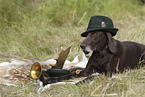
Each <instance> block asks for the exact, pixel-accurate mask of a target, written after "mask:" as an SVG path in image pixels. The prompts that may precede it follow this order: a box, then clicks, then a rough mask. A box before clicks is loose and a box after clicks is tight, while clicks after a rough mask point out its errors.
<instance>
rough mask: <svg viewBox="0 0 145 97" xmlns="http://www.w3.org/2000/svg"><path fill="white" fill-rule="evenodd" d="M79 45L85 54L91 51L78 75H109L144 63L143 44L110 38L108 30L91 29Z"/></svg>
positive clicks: (144, 50) (144, 51) (144, 48)
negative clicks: (95, 73) (97, 73)
mask: <svg viewBox="0 0 145 97" xmlns="http://www.w3.org/2000/svg"><path fill="white" fill-rule="evenodd" d="M85 37H86V38H85V40H84V41H83V42H82V43H81V45H80V47H81V48H82V50H83V51H84V52H85V53H86V54H87V53H89V52H91V51H93V53H92V55H91V57H90V59H89V61H88V63H87V66H86V68H85V69H84V70H83V71H82V72H81V73H80V74H79V76H88V75H90V74H92V73H94V72H99V73H105V74H106V75H109V76H111V75H112V74H113V73H116V72H123V70H124V69H127V68H135V67H136V66H138V64H139V62H141V63H145V45H142V44H138V43H135V42H130V41H126V42H120V41H118V40H115V39H113V38H112V34H111V33H110V32H104V31H93V32H89V33H87V34H86V36H85Z"/></svg>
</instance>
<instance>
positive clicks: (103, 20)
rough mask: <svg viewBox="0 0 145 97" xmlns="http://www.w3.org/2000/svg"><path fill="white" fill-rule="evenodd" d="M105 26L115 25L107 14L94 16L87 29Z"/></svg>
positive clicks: (111, 26)
mask: <svg viewBox="0 0 145 97" xmlns="http://www.w3.org/2000/svg"><path fill="white" fill-rule="evenodd" d="M103 27H107V28H108V27H109V28H113V27H114V26H113V22H112V20H111V19H110V18H108V17H106V16H92V17H91V19H90V21H89V24H88V28H87V29H90V28H103Z"/></svg>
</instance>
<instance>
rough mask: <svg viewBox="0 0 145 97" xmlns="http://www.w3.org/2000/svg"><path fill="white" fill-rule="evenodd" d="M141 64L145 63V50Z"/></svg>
mask: <svg viewBox="0 0 145 97" xmlns="http://www.w3.org/2000/svg"><path fill="white" fill-rule="evenodd" d="M140 63H141V64H145V51H144V53H143V54H142V55H141V62H140Z"/></svg>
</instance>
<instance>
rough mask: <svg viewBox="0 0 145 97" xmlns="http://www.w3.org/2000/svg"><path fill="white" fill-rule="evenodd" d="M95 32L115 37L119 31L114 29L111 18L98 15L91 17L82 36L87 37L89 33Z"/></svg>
mask: <svg viewBox="0 0 145 97" xmlns="http://www.w3.org/2000/svg"><path fill="white" fill-rule="evenodd" d="M93 31H104V32H110V33H111V34H112V36H115V35H116V33H117V31H118V29H117V28H114V25H113V21H112V20H111V19H110V18H108V17H106V16H98V15H97V16H92V17H91V19H90V21H89V24H88V28H87V30H86V31H85V32H83V33H82V34H81V36H82V37H86V36H87V35H88V33H91V32H93Z"/></svg>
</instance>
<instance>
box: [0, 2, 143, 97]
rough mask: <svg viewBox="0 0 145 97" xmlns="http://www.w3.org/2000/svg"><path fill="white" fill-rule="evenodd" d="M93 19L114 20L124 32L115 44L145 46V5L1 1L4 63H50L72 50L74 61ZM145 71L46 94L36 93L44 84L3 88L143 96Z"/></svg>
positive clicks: (8, 91) (0, 56) (22, 92)
mask: <svg viewBox="0 0 145 97" xmlns="http://www.w3.org/2000/svg"><path fill="white" fill-rule="evenodd" d="M93 15H106V16H108V17H110V18H111V19H112V20H113V21H114V25H115V27H116V28H119V31H118V33H117V35H116V36H115V37H114V38H115V39H118V40H120V41H127V40H129V41H135V42H138V43H142V44H145V38H144V36H145V29H144V25H145V22H144V21H145V17H144V15H145V6H144V5H143V4H141V2H140V0H108V1H106V0H10V1H6V0H0V36H1V38H0V62H3V61H5V60H9V59H11V58H15V59H24V58H25V59H31V60H47V59H49V58H54V57H56V56H57V55H58V52H59V51H60V48H61V47H64V48H65V47H68V46H69V45H72V49H71V53H70V54H69V56H68V59H69V60H72V59H73V58H74V57H75V56H76V55H78V54H80V53H81V50H80V48H79V44H80V43H81V41H82V40H83V38H81V37H80V34H81V33H82V32H83V31H85V30H86V28H87V24H88V22H89V19H90V17H91V16H93ZM144 70H145V69H144V68H143V69H137V70H130V71H127V72H124V73H123V74H116V75H115V76H117V77H119V78H113V79H111V78H107V77H105V76H100V77H98V78H96V80H95V83H93V84H92V85H89V84H83V85H80V86H75V85H58V86H53V87H51V88H50V89H48V90H46V91H45V92H43V93H42V94H40V95H38V94H36V93H35V92H36V90H35V88H37V87H38V85H34V84H32V83H24V84H22V85H20V86H18V87H11V86H10V87H9V86H5V85H1V88H0V90H1V91H2V92H0V94H1V96H10V95H12V96H32V97H33V96H52V97H54V96H59V97H61V96H66V97H68V96H70V97H72V96H73V97H76V96H77V97H79V96H80V97H89V96H90V94H92V96H93V95H95V96H97V95H100V94H104V93H106V94H109V93H111V94H112V93H117V97H118V96H119V97H124V96H125V97H143V96H145V94H144V93H145V91H144V90H145V88H144V87H145V82H144V76H145V75H144ZM98 87H99V89H97V88H98ZM93 91H94V92H93ZM92 92H93V93H92ZM100 96H103V95H100ZM114 96H115V95H114Z"/></svg>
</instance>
